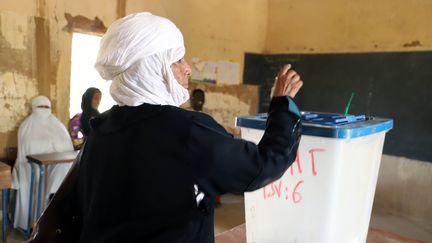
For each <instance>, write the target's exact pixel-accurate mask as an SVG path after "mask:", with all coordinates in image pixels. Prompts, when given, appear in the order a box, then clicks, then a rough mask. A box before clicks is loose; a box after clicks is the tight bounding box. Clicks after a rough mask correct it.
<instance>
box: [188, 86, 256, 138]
mask: <svg viewBox="0 0 432 243" xmlns="http://www.w3.org/2000/svg"><path fill="white" fill-rule="evenodd" d="M197 88H198V89H202V90H204V92H205V96H206V98H205V99H206V102H205V104H204V112H205V113H207V114H209V115H211V116H212V117H213V118H214V119H215V120H216V121H217V122H219V123H220V124H221V125H222V126H224V127H225V129H227V130H228V131H229V132H230V133H232V134H234V135H235V136H237V137H238V136H239V135H240V129H237V128H236V127H235V118H236V117H237V116H246V115H250V114H256V112H257V107H258V103H257V101H258V87H257V86H253V85H208V84H196V83H191V84H189V89H190V90H193V89H197ZM189 106H190V105H189V104H185V106H184V107H189Z"/></svg>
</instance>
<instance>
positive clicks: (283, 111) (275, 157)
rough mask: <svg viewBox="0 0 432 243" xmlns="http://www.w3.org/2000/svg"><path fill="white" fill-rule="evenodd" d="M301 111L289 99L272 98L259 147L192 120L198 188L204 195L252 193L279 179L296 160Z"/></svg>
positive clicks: (209, 122) (191, 144) (214, 125)
mask: <svg viewBox="0 0 432 243" xmlns="http://www.w3.org/2000/svg"><path fill="white" fill-rule="evenodd" d="M300 134H301V123H300V112H299V110H298V108H297V106H296V104H295V103H294V101H293V100H292V99H291V98H289V97H275V98H273V99H272V101H271V104H270V109H269V119H268V121H267V126H266V129H265V132H264V135H263V137H262V139H261V141H260V142H259V144H258V145H256V144H254V143H252V142H248V141H245V140H242V139H235V138H233V137H232V136H231V135H230V134H229V133H227V132H226V131H225V129H223V128H222V127H221V126H220V125H219V124H217V122H216V121H214V120H213V119H211V118H210V117H208V116H200V117H197V118H195V119H194V123H193V126H192V128H191V130H190V135H189V139H188V140H189V141H188V143H187V146H188V149H187V151H188V155H189V156H190V157H189V160H190V161H191V162H192V165H193V168H194V170H195V175H196V178H197V183H198V185H199V186H200V188H201V189H202V190H203V191H204V192H205V193H207V194H210V195H213V196H214V195H220V194H223V193H227V192H230V193H243V192H246V191H253V190H256V189H258V188H261V187H263V186H264V185H266V184H268V183H270V182H272V181H274V180H276V179H278V178H280V177H281V176H282V175H283V173H284V172H285V171H286V170H287V169H288V168H289V166H290V165H291V164H292V163H293V161H294V160H295V157H296V153H297V148H298V144H299V142H300Z"/></svg>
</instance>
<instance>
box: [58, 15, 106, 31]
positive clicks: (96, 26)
mask: <svg viewBox="0 0 432 243" xmlns="http://www.w3.org/2000/svg"><path fill="white" fill-rule="evenodd" d="M64 16H65V18H66V21H67V25H66V26H65V27H64V28H63V30H64V31H68V32H73V31H81V32H93V33H105V32H106V31H107V27H106V26H105V24H104V23H103V22H102V20H100V19H99V18H98V17H95V18H94V19H93V20H91V19H89V18H87V17H84V16H82V15H76V16H72V15H71V14H69V13H65V15H64Z"/></svg>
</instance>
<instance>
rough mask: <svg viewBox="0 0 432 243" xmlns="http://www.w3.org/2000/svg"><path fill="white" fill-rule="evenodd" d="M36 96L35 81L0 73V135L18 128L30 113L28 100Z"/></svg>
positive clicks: (17, 75) (8, 73)
mask: <svg viewBox="0 0 432 243" xmlns="http://www.w3.org/2000/svg"><path fill="white" fill-rule="evenodd" d="M37 94H38V91H37V81H36V80H35V79H31V78H28V77H26V76H24V75H22V74H19V73H14V72H7V73H0V133H5V132H11V131H13V130H15V129H16V128H17V127H18V126H19V123H20V122H21V120H22V119H23V118H24V117H26V116H27V115H28V114H29V112H30V105H29V104H30V100H31V99H32V98H33V97H35V96H36V95H37Z"/></svg>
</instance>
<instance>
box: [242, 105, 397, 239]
mask: <svg viewBox="0 0 432 243" xmlns="http://www.w3.org/2000/svg"><path fill="white" fill-rule="evenodd" d="M266 119H267V116H266V115H258V116H250V117H239V118H237V119H236V125H237V126H238V127H240V128H241V134H242V138H243V139H245V140H249V141H252V142H255V143H258V142H259V141H260V139H261V137H262V136H263V134H264V130H265V126H266ZM302 125H303V129H302V137H301V141H300V146H299V150H298V152H297V158H296V160H295V161H294V163H293V164H292V165H291V167H290V168H289V169H288V170H287V171H286V172H285V174H284V175H283V176H282V177H281V178H280V179H279V180H277V181H274V182H272V183H270V184H269V185H267V186H265V187H263V188H261V189H259V190H256V191H254V192H250V193H245V211H246V234H247V242H248V243H273V242H274V243H290V242H296V243H303V242H304V243H364V242H366V237H367V233H368V228H369V221H370V216H371V211H372V204H373V199H374V194H375V187H376V183H377V177H378V171H379V166H380V162H381V155H382V150H383V144H384V138H385V134H386V132H387V131H389V130H390V129H391V128H392V127H393V120H391V119H382V118H375V117H366V116H353V115H348V116H345V115H338V114H330V113H314V112H302Z"/></svg>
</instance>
